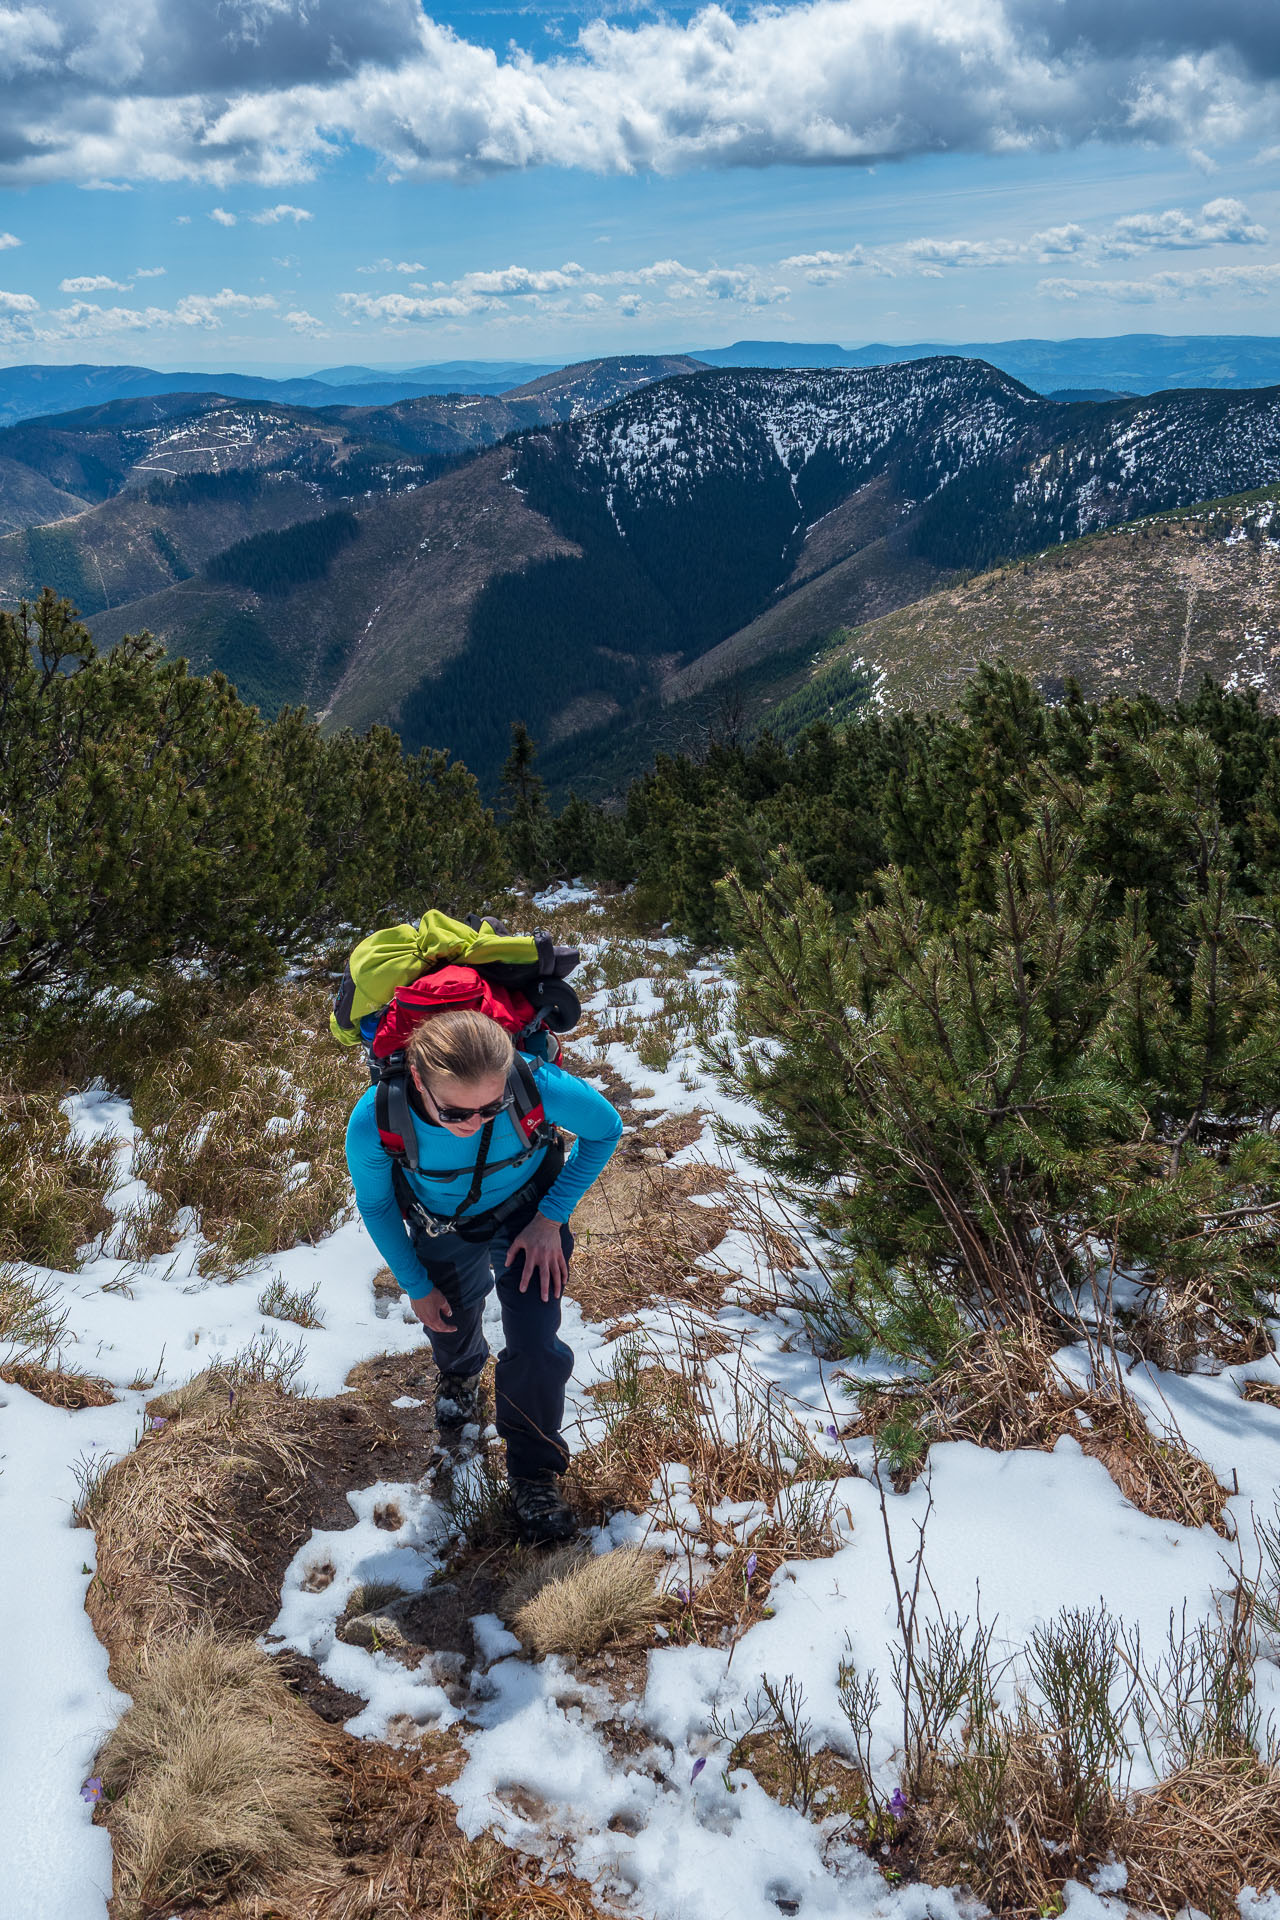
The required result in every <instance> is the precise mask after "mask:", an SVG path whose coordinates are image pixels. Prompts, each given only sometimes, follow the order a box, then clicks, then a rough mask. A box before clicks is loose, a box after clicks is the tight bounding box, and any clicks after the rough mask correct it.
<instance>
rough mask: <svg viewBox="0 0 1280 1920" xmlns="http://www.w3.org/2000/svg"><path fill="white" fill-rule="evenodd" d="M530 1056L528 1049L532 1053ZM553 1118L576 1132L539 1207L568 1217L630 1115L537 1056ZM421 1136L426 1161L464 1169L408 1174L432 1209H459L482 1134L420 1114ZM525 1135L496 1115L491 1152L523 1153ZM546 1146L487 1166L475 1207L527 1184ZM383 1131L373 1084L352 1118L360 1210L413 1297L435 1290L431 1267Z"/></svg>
mask: <svg viewBox="0 0 1280 1920" xmlns="http://www.w3.org/2000/svg"><path fill="white" fill-rule="evenodd" d="M525 1057H526V1058H528V1056H527V1055H526V1056H525ZM529 1065H530V1067H531V1068H532V1069H533V1076H534V1079H535V1080H536V1082H537V1085H538V1092H539V1094H540V1095H541V1098H542V1105H543V1109H544V1111H545V1113H546V1116H547V1118H548V1120H553V1121H554V1122H555V1124H556V1125H557V1126H560V1127H564V1128H565V1129H566V1130H567V1131H568V1132H569V1133H572V1134H575V1135H576V1136H577V1137H576V1139H575V1140H574V1143H573V1146H572V1147H571V1148H570V1150H569V1153H568V1155H567V1157H566V1159H565V1163H564V1166H563V1167H562V1168H561V1170H560V1172H559V1174H558V1175H557V1177H556V1180H555V1181H554V1183H553V1185H552V1186H551V1187H550V1188H549V1189H548V1191H547V1192H546V1193H545V1194H544V1195H543V1197H542V1199H541V1200H540V1201H539V1203H538V1211H539V1212H540V1213H544V1214H545V1215H546V1216H547V1218H548V1219H549V1220H567V1219H568V1218H569V1215H570V1214H571V1213H572V1212H573V1209H574V1208H575V1207H576V1206H577V1204H578V1202H579V1200H581V1198H582V1196H583V1194H584V1193H585V1192H586V1191H587V1188H588V1187H589V1186H591V1185H592V1184H593V1182H594V1181H596V1180H597V1179H599V1177H600V1175H601V1173H603V1171H604V1169H605V1167H606V1166H607V1165H608V1163H609V1161H610V1159H611V1158H612V1156H613V1152H614V1149H615V1148H616V1146H617V1144H618V1141H619V1139H620V1138H621V1136H622V1121H621V1120H620V1119H619V1118H618V1114H617V1110H616V1109H615V1108H614V1107H613V1106H611V1105H610V1103H609V1101H607V1100H606V1099H605V1097H604V1095H603V1094H602V1093H598V1092H597V1091H596V1089H595V1088H594V1087H589V1086H587V1085H586V1083H585V1082H584V1081H582V1080H578V1079H575V1077H574V1075H573V1074H571V1073H565V1072H564V1071H563V1069H562V1068H560V1067H553V1066H551V1065H550V1064H549V1063H548V1062H547V1061H545V1060H533V1059H530V1060H529ZM412 1119H413V1127H414V1131H415V1133H416V1134H417V1138H418V1160H419V1164H420V1165H421V1166H423V1167H429V1168H430V1169H431V1170H432V1172H436V1173H443V1172H445V1171H447V1170H449V1169H451V1168H454V1167H456V1168H457V1169H458V1177H457V1179H456V1180H420V1179H418V1178H417V1177H416V1176H415V1175H414V1174H413V1173H411V1172H410V1171H409V1169H408V1168H407V1167H406V1168H405V1178H406V1179H407V1180H408V1182H409V1185H410V1187H411V1188H412V1189H413V1191H414V1193H415V1194H417V1196H418V1197H419V1199H420V1200H421V1201H422V1203H423V1205H424V1206H425V1207H428V1208H430V1210H431V1212H432V1213H440V1214H444V1215H446V1216H447V1215H449V1214H453V1213H456V1212H457V1210H458V1208H459V1207H460V1206H461V1205H462V1202H463V1201H464V1200H465V1199H466V1197H467V1193H468V1191H469V1189H470V1186H471V1176H472V1174H473V1172H474V1171H475V1164H476V1155H477V1153H478V1152H479V1150H480V1135H479V1133H478V1132H477V1133H474V1134H471V1135H469V1136H467V1137H466V1138H464V1137H462V1136H461V1135H459V1134H456V1133H450V1131H449V1129H448V1128H447V1127H436V1126H432V1125H431V1124H430V1122H428V1121H426V1120H422V1119H420V1118H419V1116H418V1115H417V1114H414V1115H413V1116H412ZM525 1144H526V1143H525V1140H524V1136H523V1134H522V1133H521V1132H520V1130H519V1128H518V1127H517V1125H516V1122H515V1120H514V1118H513V1116H512V1114H511V1112H510V1110H509V1109H508V1110H507V1111H506V1112H505V1113H500V1114H499V1115H498V1118H497V1119H496V1120H495V1122H494V1126H493V1137H492V1139H491V1141H490V1144H489V1159H490V1160H492V1161H501V1160H507V1159H510V1158H511V1157H512V1156H513V1155H514V1154H518V1153H521V1152H522V1151H523V1150H524V1147H525ZM546 1151H547V1149H546V1148H545V1147H543V1148H540V1149H539V1151H538V1152H537V1153H535V1154H533V1155H531V1157H530V1158H529V1159H527V1160H525V1161H524V1162H523V1163H522V1165H520V1166H518V1167H499V1168H498V1169H497V1171H496V1172H494V1173H486V1174H485V1176H484V1179H483V1181H482V1182H481V1185H480V1192H479V1195H478V1196H477V1198H476V1200H475V1202H474V1203H473V1205H472V1206H471V1207H469V1208H468V1210H467V1211H468V1213H482V1212H484V1211H485V1210H486V1209H487V1208H489V1207H496V1206H499V1205H500V1204H501V1202H502V1201H504V1200H507V1199H509V1198H510V1196H511V1195H512V1194H513V1193H515V1192H517V1191H518V1190H519V1188H521V1187H522V1186H523V1185H524V1184H525V1182H526V1180H528V1179H529V1178H530V1176H531V1175H532V1173H533V1171H534V1169H535V1168H536V1167H537V1166H539V1165H540V1164H541V1161H542V1157H543V1155H544V1154H545V1153H546ZM394 1164H395V1163H394V1162H393V1161H392V1159H391V1157H390V1155H389V1154H387V1153H386V1152H384V1150H383V1147H382V1143H381V1141H380V1140H379V1138H378V1122H377V1117H376V1112H375V1091H374V1089H373V1088H372V1087H370V1089H369V1091H368V1092H367V1093H366V1094H364V1095H363V1097H362V1098H361V1099H360V1100H359V1101H358V1102H357V1103H356V1107H355V1111H354V1112H353V1113H352V1115H351V1118H350V1120H349V1121H348V1123H347V1165H348V1167H349V1168H350V1170H351V1184H352V1186H353V1187H354V1188H355V1195H356V1205H357V1207H359V1209H360V1217H361V1219H362V1220H363V1221H364V1223H365V1225H366V1227H368V1229H369V1236H370V1238H371V1239H372V1241H373V1244H374V1246H375V1247H376V1248H377V1249H378V1252H379V1253H380V1254H381V1255H382V1257H383V1259H384V1260H385V1261H386V1263H387V1265H388V1266H389V1267H390V1269H391V1271H392V1273H393V1274H394V1275H395V1277H396V1279H397V1280H398V1281H399V1282H400V1285H401V1286H402V1287H403V1289H404V1291H405V1292H406V1293H407V1294H408V1295H409V1298H410V1299H411V1300H420V1299H422V1297H423V1295H424V1294H428V1293H430V1292H431V1282H430V1280H429V1279H428V1278H427V1274H426V1270H425V1268H424V1267H423V1265H422V1262H421V1261H420V1260H419V1259H418V1256H417V1254H416V1253H415V1252H414V1251H413V1247H412V1245H411V1244H410V1240H409V1235H408V1232H407V1231H406V1229H405V1224H404V1220H403V1218H402V1216H401V1213H400V1208H399V1207H398V1205H397V1204H396V1197H395V1190H394V1188H393V1186H392V1183H391V1172H392V1167H393V1166H394Z"/></svg>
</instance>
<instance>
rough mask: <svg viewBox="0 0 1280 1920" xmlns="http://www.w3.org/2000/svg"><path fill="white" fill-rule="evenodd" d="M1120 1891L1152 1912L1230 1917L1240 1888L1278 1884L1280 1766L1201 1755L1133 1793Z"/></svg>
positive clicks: (1268, 1888)
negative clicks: (1126, 1870)
mask: <svg viewBox="0 0 1280 1920" xmlns="http://www.w3.org/2000/svg"><path fill="white" fill-rule="evenodd" d="M1123 1857H1124V1859H1125V1860H1126V1861H1127V1863H1128V1866H1129V1882H1128V1886H1127V1887H1126V1890H1125V1893H1126V1898H1127V1899H1128V1900H1130V1901H1131V1902H1133V1904H1134V1905H1139V1906H1142V1907H1145V1908H1148V1909H1152V1910H1154V1911H1155V1912H1157V1913H1163V1914H1167V1915H1170V1916H1172V1915H1174V1914H1177V1913H1181V1912H1185V1911H1186V1909H1187V1908H1188V1907H1191V1908H1199V1910H1200V1911H1201V1912H1202V1913H1208V1914H1211V1915H1212V1916H1213V1920H1236V1916H1237V1914H1238V1912H1239V1906H1238V1900H1239V1894H1240V1889H1241V1887H1243V1886H1250V1887H1253V1888H1254V1889H1255V1891H1256V1892H1258V1893H1267V1892H1274V1891H1275V1890H1276V1889H1277V1888H1280V1767H1276V1766H1265V1765H1263V1763H1262V1762H1261V1761H1259V1760H1258V1759H1257V1758H1256V1757H1255V1756H1254V1755H1252V1754H1249V1755H1247V1756H1245V1757H1243V1758H1240V1759H1211V1760H1201V1761H1199V1762H1198V1763H1197V1764H1196V1765H1195V1766H1193V1767H1185V1768H1183V1769H1182V1770H1181V1771H1179V1772H1177V1773H1174V1774H1171V1775H1170V1776H1169V1778H1168V1779H1167V1780H1161V1781H1160V1782H1159V1784H1158V1785H1157V1786H1154V1787H1152V1788H1151V1789H1150V1790H1149V1791H1148V1792H1146V1793H1141V1794H1138V1795H1136V1796H1135V1798H1134V1801H1133V1804H1132V1807H1131V1809H1130V1824H1129V1831H1128V1832H1127V1834H1126V1836H1125V1840H1124V1852H1123Z"/></svg>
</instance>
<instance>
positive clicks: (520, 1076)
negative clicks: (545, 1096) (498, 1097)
mask: <svg viewBox="0 0 1280 1920" xmlns="http://www.w3.org/2000/svg"><path fill="white" fill-rule="evenodd" d="M507 1087H508V1090H509V1091H510V1093H511V1117H512V1119H513V1120H514V1121H515V1123H516V1126H517V1128H518V1129H519V1131H520V1132H521V1133H522V1134H523V1136H524V1138H525V1140H526V1141H527V1142H528V1144H529V1146H531V1147H537V1146H543V1145H545V1144H547V1143H548V1142H549V1141H550V1140H552V1139H553V1138H558V1137H559V1129H558V1128H557V1127H555V1126H554V1125H553V1124H552V1123H551V1121H549V1120H548V1119H547V1113H546V1108H545V1107H544V1106H543V1104H542V1095H541V1094H540V1093H539V1092H538V1083H537V1081H536V1080H535V1079H534V1076H533V1069H532V1067H531V1066H530V1065H529V1062H528V1061H527V1060H526V1059H525V1058H524V1056H523V1055H522V1054H520V1053H517V1054H516V1055H515V1056H514V1058H513V1060H512V1062H511V1071H510V1073H509V1074H508V1075H507Z"/></svg>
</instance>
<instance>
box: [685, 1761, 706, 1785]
mask: <svg viewBox="0 0 1280 1920" xmlns="http://www.w3.org/2000/svg"><path fill="white" fill-rule="evenodd" d="M706 1764H707V1756H706V1754H705V1753H704V1754H703V1756H702V1758H701V1760H695V1761H694V1763H693V1772H692V1773H691V1774H690V1775H689V1785H690V1786H692V1785H693V1783H694V1781H695V1780H696V1779H697V1777H698V1775H699V1774H700V1773H701V1772H702V1769H703V1768H704V1767H705V1766H706Z"/></svg>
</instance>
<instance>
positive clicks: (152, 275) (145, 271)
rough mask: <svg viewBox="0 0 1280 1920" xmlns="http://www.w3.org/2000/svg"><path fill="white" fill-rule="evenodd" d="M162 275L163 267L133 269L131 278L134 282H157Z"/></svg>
mask: <svg viewBox="0 0 1280 1920" xmlns="http://www.w3.org/2000/svg"><path fill="white" fill-rule="evenodd" d="M164 273H165V269H164V268H163V267H135V268H134V270H133V277H134V279H135V280H159V279H161V278H162V277H163V275H164Z"/></svg>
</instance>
